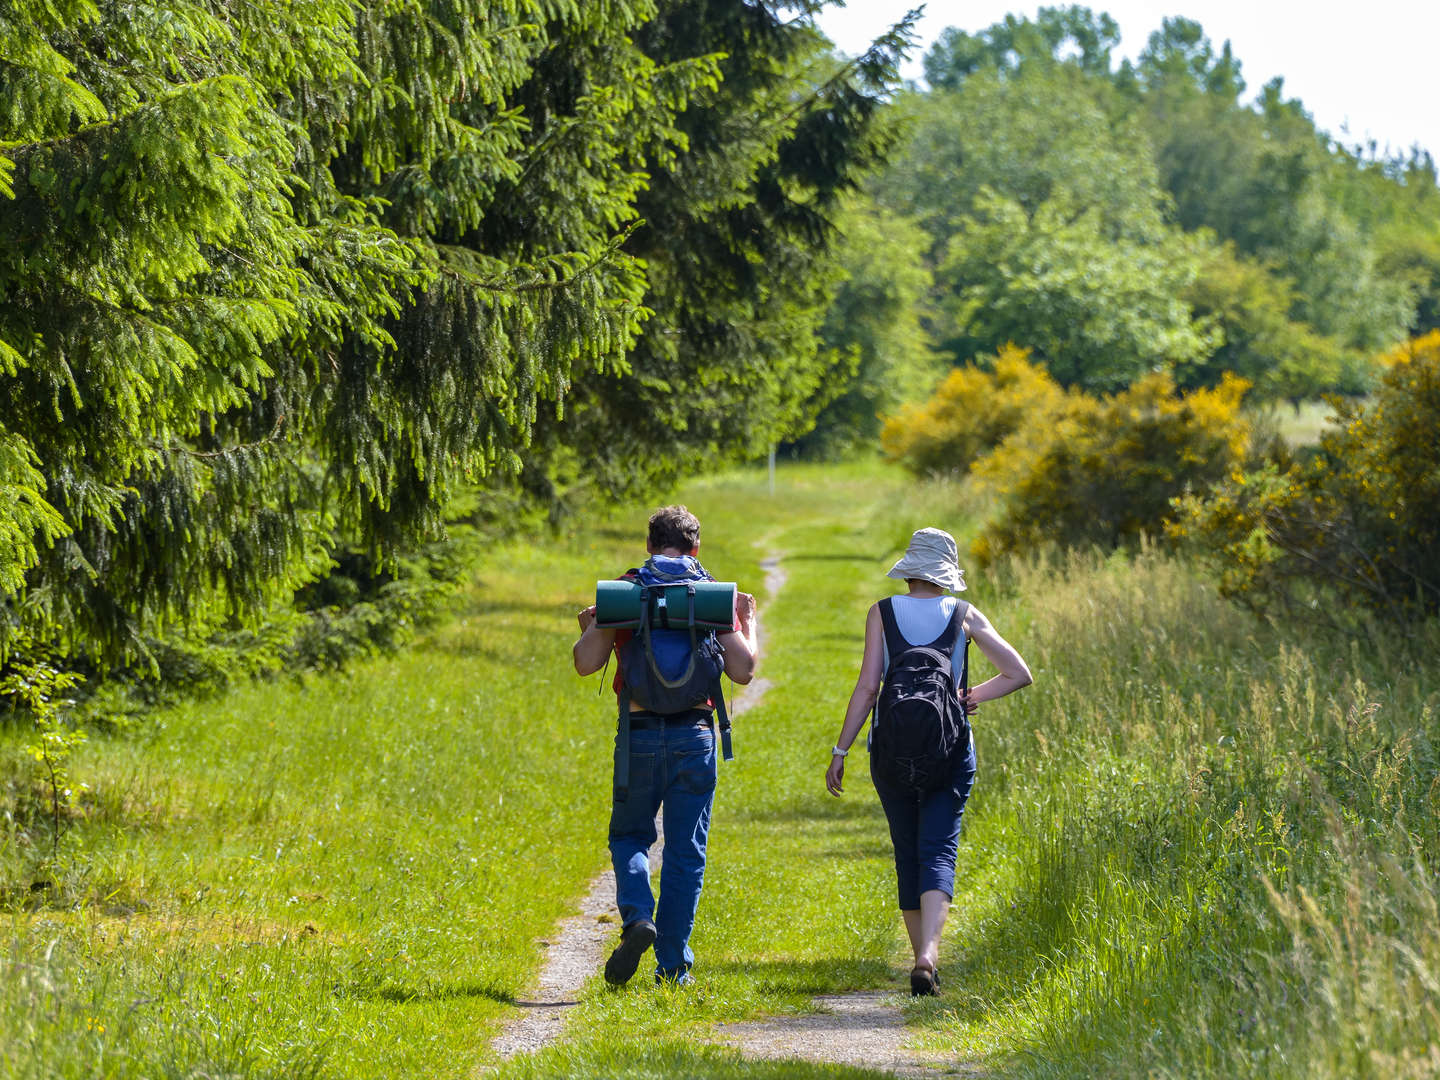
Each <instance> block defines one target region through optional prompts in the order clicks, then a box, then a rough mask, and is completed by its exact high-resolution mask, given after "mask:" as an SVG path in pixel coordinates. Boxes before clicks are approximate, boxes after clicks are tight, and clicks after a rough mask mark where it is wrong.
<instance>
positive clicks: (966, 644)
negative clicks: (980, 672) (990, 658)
mask: <svg viewBox="0 0 1440 1080" xmlns="http://www.w3.org/2000/svg"><path fill="white" fill-rule="evenodd" d="M968 614H970V604H969V602H968V601H965V600H961V599H960V598H959V597H958V596H957V597H956V598H955V610H954V611H953V612H951V614H950V629H951V630H952V631H953V632H954V634H955V635H958V640H959V641H960V646H961V649H962V650H963V651H962V652H961V656H960V677H959V678H958V679H955V682H956V683H957V684H959V686H960V695H961V696H962V697H963V696H964V695H965V694H967V693H969V691H970V635H969V634H967V633H965V616H966V615H968ZM956 640H957V638H956V637H953V636H952V637H951V638H950V642H951V645H950V656H951V659H950V675H951V677H952V678H954V676H955V659H954V656H955V644H954V643H955V641H956Z"/></svg>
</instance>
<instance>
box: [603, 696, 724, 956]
mask: <svg viewBox="0 0 1440 1080" xmlns="http://www.w3.org/2000/svg"><path fill="white" fill-rule="evenodd" d="M686 715H687V720H686V722H680V723H677V722H674V721H673V720H672V722H670V723H668V724H664V725H662V726H657V727H652V728H638V729H634V728H632V730H631V732H630V788H629V792H628V795H627V797H626V799H625V800H624V801H623V802H621V801H620V800H619V799H615V798H612V800H611V805H610V858H611V860H612V861H613V862H614V864H615V901H616V904H617V906H618V907H619V908H620V920H621V922H622V923H623V924H624V925H625V926H629V925H630V924H631V923H633V922H637V921H639V920H641V919H649V920H651V921H652V922H654V924H655V931H656V935H655V969H656V971H657V972H658V973H659V974H661V975H666V976H674V975H679V974H680V973H682V972H685V971H688V970H689V968H690V965H691V964H693V963H694V962H695V955H694V953H692V952H691V951H690V932H691V931H692V930H693V929H694V928H695V909H696V908H697V907H698V906H699V904H700V885H701V883H702V882H703V881H704V878H705V841H706V839H707V837H708V836H709V833H710V806H711V803H713V802H714V800H715V734H714V732H713V731H712V730H711V728H710V723H709V714H708V713H700V712H696V713H692V714H686ZM702 718H703V719H702ZM662 807H663V809H664V812H665V817H664V819H663V821H664V827H665V853H664V855H663V856H662V858H661V863H660V904H659V907H658V909H657V907H656V904H655V897H654V894H653V893H652V892H651V891H650V845H651V844H653V843H655V839H656V834H655V814H656V812H657V811H659V810H660V809H661V808H662Z"/></svg>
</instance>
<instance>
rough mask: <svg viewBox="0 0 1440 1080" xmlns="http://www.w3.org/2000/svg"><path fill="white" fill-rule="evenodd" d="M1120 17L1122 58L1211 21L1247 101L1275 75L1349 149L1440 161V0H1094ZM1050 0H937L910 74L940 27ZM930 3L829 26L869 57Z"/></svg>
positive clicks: (889, 1)
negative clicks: (1179, 24)
mask: <svg viewBox="0 0 1440 1080" xmlns="http://www.w3.org/2000/svg"><path fill="white" fill-rule="evenodd" d="M1084 2H1085V3H1086V6H1088V7H1089V8H1090V9H1091V10H1093V11H1095V12H1097V13H1098V12H1102V11H1103V12H1108V13H1109V14H1110V16H1111V17H1112V18H1113V19H1114V20H1115V21H1116V22H1117V23H1118V24H1119V25H1120V35H1121V36H1120V45H1119V47H1118V48H1117V49H1116V50H1115V52H1114V53H1113V54H1112V57H1113V62H1114V63H1116V64H1117V65H1118V63H1119V62H1120V59H1121V58H1122V57H1130V58H1132V59H1133V58H1134V57H1135V56H1136V55H1137V54H1138V53H1139V52H1140V50H1142V49H1143V48H1144V47H1145V43H1146V41H1147V40H1148V39H1149V37H1150V34H1151V33H1152V32H1153V31H1155V30H1158V29H1159V28H1160V20H1161V19H1162V18H1164V17H1166V16H1174V15H1183V16H1184V17H1186V18H1189V19H1193V20H1195V21H1196V22H1198V23H1199V24H1200V25H1201V26H1202V27H1204V29H1205V33H1206V36H1208V37H1209V38H1210V41H1211V42H1212V43H1213V44H1214V46H1215V48H1216V50H1217V51H1218V50H1219V49H1220V47H1221V46H1222V45H1223V44H1224V42H1225V41H1226V40H1227V39H1228V40H1229V41H1230V44H1231V48H1232V49H1233V50H1234V53H1235V56H1236V57H1237V58H1238V59H1239V60H1240V73H1241V75H1242V76H1243V77H1244V79H1245V99H1246V100H1247V101H1248V100H1252V99H1253V97H1254V95H1255V94H1256V93H1257V92H1258V91H1259V90H1260V88H1261V87H1262V86H1264V85H1265V83H1267V82H1269V81H1270V79H1271V78H1273V77H1274V76H1276V75H1283V76H1284V77H1285V97H1286V98H1287V99H1289V98H1299V99H1300V100H1301V102H1302V103H1303V104H1304V106H1305V109H1306V111H1308V112H1309V113H1310V115H1311V116H1313V117H1314V118H1315V122H1316V124H1317V125H1318V126H1319V127H1320V128H1321V129H1322V130H1325V131H1328V132H1329V133H1330V134H1331V135H1332V136H1334V137H1335V138H1337V139H1339V140H1340V141H1341V142H1342V143H1344V144H1345V145H1347V146H1350V145H1354V144H1356V143H1361V142H1366V141H1368V140H1369V139H1371V138H1373V139H1374V140H1375V141H1376V142H1377V143H1379V145H1380V147H1381V148H1382V150H1383V149H1384V148H1385V147H1386V146H1387V145H1388V146H1389V147H1390V149H1392V150H1408V149H1409V147H1410V146H1411V145H1412V144H1414V143H1419V144H1420V145H1421V146H1422V147H1424V148H1425V149H1427V150H1429V151H1430V152H1431V153H1432V154H1435V155H1436V156H1437V157H1440V57H1437V49H1440V0H1368V2H1367V3H1363V4H1356V3H1353V2H1350V0H1172V2H1168V3H1157V2H1155V0H1111V2H1108V3H1107V2H1105V0H1084ZM1063 3H1065V0H1049V2H1048V3H1045V4H1043V5H1042V4H1040V3H1021V2H1018V0H1016V2H1011V3H1004V2H995V0H930V3H928V4H927V5H926V8H925V14H924V16H923V17H922V19H921V21H920V24H919V31H920V42H919V44H918V45H917V46H916V48H915V49H914V50H912V52H911V57H912V59H911V61H910V62H909V63H908V64H907V65H906V67H905V69H904V72H903V74H904V75H905V77H906V78H910V79H916V80H919V79H921V78H923V70H922V68H921V65H920V59H921V57H923V56H924V55H925V53H926V52H927V51H928V50H929V48H930V46H931V44H933V43H934V41H935V39H936V38H937V37H938V36H939V35H940V32H941V31H942V30H944V29H945V28H946V27H949V26H956V27H959V28H960V29H962V30H965V31H967V32H969V33H974V32H976V31H977V30H983V29H984V28H985V27H987V26H990V25H991V24H992V23H996V22H999V21H1001V20H1002V19H1003V18H1004V17H1005V15H1006V14H1007V13H1009V12H1014V13H1016V14H1019V15H1027V16H1030V17H1032V18H1033V17H1034V15H1035V12H1036V10H1037V9H1038V8H1040V7H1041V6H1045V7H1059V6H1062V4H1063ZM918 5H919V0H912V2H910V3H907V2H906V0H849V2H848V4H847V6H846V7H844V8H829V9H827V10H826V11H825V12H824V13H823V14H822V15H821V16H820V19H819V22H820V28H821V29H822V30H823V31H824V32H825V33H826V35H827V36H828V37H829V38H830V39H831V40H832V41H834V42H835V44H836V45H837V46H838V47H839V48H840V49H841V50H842V51H843V52H846V53H852V54H853V53H858V52H860V51H861V50H862V49H864V48H865V46H866V45H868V44H869V42H870V40H871V39H872V38H874V37H875V36H876V35H877V34H878V33H880V32H882V31H884V30H885V29H886V28H888V27H889V25H890V24H891V23H893V22H894V21H896V20H898V19H899V18H901V17H902V16H903V15H904V13H905V11H906V10H907V9H908V8H910V7H915V6H918Z"/></svg>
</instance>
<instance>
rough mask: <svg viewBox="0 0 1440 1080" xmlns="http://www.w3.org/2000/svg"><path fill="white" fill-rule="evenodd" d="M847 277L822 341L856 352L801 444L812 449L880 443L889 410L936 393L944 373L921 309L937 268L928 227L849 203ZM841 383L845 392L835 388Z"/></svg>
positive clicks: (803, 450) (842, 251) (827, 451)
mask: <svg viewBox="0 0 1440 1080" xmlns="http://www.w3.org/2000/svg"><path fill="white" fill-rule="evenodd" d="M838 227H839V229H840V232H841V235H842V237H843V239H842V241H841V243H840V245H839V248H838V251H837V255H836V258H837V261H838V262H839V264H840V266H841V267H842V269H843V272H844V278H843V279H842V280H841V282H840V283H839V285H838V286H837V287H836V289H835V296H834V299H833V300H832V301H831V302H830V306H829V308H828V309H827V311H826V314H825V321H824V323H823V324H822V325H821V327H820V343H821V348H822V349H825V350H830V351H831V352H833V353H837V354H841V355H850V356H853V357H854V360H855V373H854V375H853V376H852V377H851V378H850V379H848V380H845V381H837V385H836V386H831V387H827V388H826V389H827V391H828V393H829V394H830V395H831V396H832V400H830V401H829V402H828V403H827V404H826V405H825V407H824V408H823V409H821V410H820V411H819V413H818V414H817V416H816V419H815V428H814V430H813V431H811V432H810V433H809V434H808V435H805V436H804V437H803V438H801V439H799V440H798V441H797V442H796V443H795V444H794V446H793V450H794V452H795V453H797V454H799V455H800V456H804V457H833V456H838V455H842V454H844V453H845V452H846V451H848V450H851V449H853V448H856V447H860V446H866V445H869V446H873V445H874V443H875V440H876V438H877V437H878V436H879V435H880V430H881V423H882V418H883V417H884V416H885V415H886V414H888V413H892V412H894V411H896V410H897V409H898V408H900V407H901V406H902V405H905V404H909V403H911V402H914V401H917V400H919V399H921V398H923V397H924V396H925V395H926V394H928V393H929V392H930V391H931V389H932V388H933V387H934V385H935V383H936V381H937V380H938V379H939V377H940V371H939V369H938V365H937V362H936V358H935V356H934V353H933V352H932V351H931V349H930V347H929V343H928V334H927V332H926V330H925V328H924V326H923V325H922V320H921V313H922V311H923V310H924V307H925V304H926V302H927V298H928V294H929V290H930V285H931V276H930V272H929V270H928V269H927V268H926V266H925V262H924V251H925V247H926V245H927V238H926V236H925V234H924V233H923V232H922V231H921V230H920V229H919V228H918V227H917V226H915V225H914V224H913V223H912V222H910V221H907V220H906V219H904V218H901V217H899V216H898V215H896V214H894V213H892V212H890V211H887V210H885V209H884V208H883V207H881V206H879V205H877V204H876V203H874V202H873V201H870V200H868V199H860V200H856V202H855V203H854V204H853V205H851V206H848V207H847V209H846V212H845V214H844V216H843V217H842V218H841V219H840V221H839V225H838ZM837 389H842V390H843V392H841V393H839V394H838V395H836V394H835V391H836V390H837Z"/></svg>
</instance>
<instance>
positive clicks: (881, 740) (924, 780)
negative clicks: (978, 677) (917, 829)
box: [870, 597, 970, 792]
mask: <svg viewBox="0 0 1440 1080" xmlns="http://www.w3.org/2000/svg"><path fill="white" fill-rule="evenodd" d="M964 611H965V609H964V605H962V604H956V606H955V612H954V614H953V615H951V617H950V622H949V623H948V624H947V625H946V627H945V630H944V632H943V633H941V635H940V636H939V637H938V638H936V639H935V640H934V641H932V642H929V643H928V644H926V645H911V644H910V643H909V642H908V641H906V640H905V638H904V637H902V636H901V634H900V628H899V626H898V625H897V624H896V622H895V609H894V605H893V604H892V602H891V598H890V597H886V598H885V599H884V600H881V601H880V619H881V621H882V622H883V623H884V625H885V645H886V648H887V649H888V650H889V653H890V660H889V663H888V665H887V666H886V669H885V682H884V684H883V685H882V687H881V688H880V696H879V699H878V700H877V701H876V703H875V718H874V722H873V725H872V727H871V731H870V767H871V769H872V770H873V771H874V773H875V775H876V777H877V778H878V779H880V780H882V781H885V782H887V783H888V784H889V785H890V786H892V787H898V788H904V789H908V790H911V791H916V792H926V791H937V790H939V789H940V788H943V787H944V786H945V785H946V784H948V783H949V782H950V774H951V771H952V766H953V763H954V757H955V754H956V753H957V752H959V751H962V750H963V748H964V747H965V746H966V745H967V744H968V742H969V736H970V731H969V729H970V722H969V720H968V719H967V718H966V716H965V710H964V708H963V707H962V706H961V704H960V700H959V698H958V697H957V696H956V693H955V671H954V664H953V661H952V654H953V652H954V649H955V644H956V642H957V641H959V640H960V639H961V638H964V642H965V645H964V658H965V659H964V662H963V664H962V666H961V674H960V686H961V689H962V692H963V691H964V690H967V689H968V688H969V677H970V639H969V638H966V637H964V630H963V629H962V628H961V625H960V624H961V623H962V622H963V621H964Z"/></svg>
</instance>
